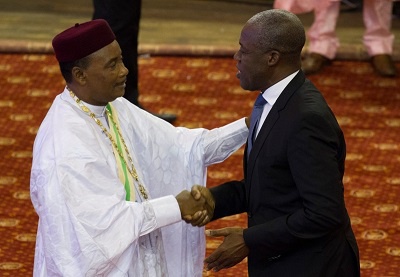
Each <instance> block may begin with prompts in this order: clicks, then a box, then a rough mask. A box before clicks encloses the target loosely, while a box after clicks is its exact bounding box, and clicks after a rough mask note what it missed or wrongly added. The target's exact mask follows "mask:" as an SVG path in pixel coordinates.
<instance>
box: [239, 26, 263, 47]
mask: <svg viewBox="0 0 400 277" xmlns="http://www.w3.org/2000/svg"><path fill="white" fill-rule="evenodd" d="M258 33H259V32H258V30H257V29H256V28H255V27H254V25H251V24H246V25H245V26H244V27H243V29H242V32H241V33H240V40H239V43H240V45H242V46H246V47H252V46H255V45H256V42H257V38H258Z"/></svg>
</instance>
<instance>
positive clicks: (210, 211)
mask: <svg viewBox="0 0 400 277" xmlns="http://www.w3.org/2000/svg"><path fill="white" fill-rule="evenodd" d="M191 194H192V196H193V198H194V199H196V200H201V199H204V200H205V205H204V207H205V209H206V211H207V213H206V217H204V216H203V215H201V214H199V213H196V214H194V215H193V216H185V217H184V220H185V221H186V222H187V223H190V224H192V225H193V226H204V225H206V224H207V223H208V222H210V221H211V219H212V217H213V216H214V209H215V201H214V197H213V196H212V194H211V192H210V190H209V189H208V188H206V187H204V186H201V185H194V186H193V187H192V191H191Z"/></svg>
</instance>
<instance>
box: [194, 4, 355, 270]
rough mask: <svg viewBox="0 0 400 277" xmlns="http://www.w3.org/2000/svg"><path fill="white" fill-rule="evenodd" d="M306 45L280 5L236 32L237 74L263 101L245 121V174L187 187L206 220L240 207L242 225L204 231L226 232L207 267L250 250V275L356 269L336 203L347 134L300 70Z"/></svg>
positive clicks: (340, 204) (346, 224) (341, 206)
mask: <svg viewBox="0 0 400 277" xmlns="http://www.w3.org/2000/svg"><path fill="white" fill-rule="evenodd" d="M304 43H305V32H304V27H303V25H302V23H301V21H300V20H299V19H298V17H297V16H295V15H294V14H292V13H290V12H287V11H283V10H267V11H264V12H261V13H259V14H256V15H255V16H253V17H252V18H251V19H250V20H249V21H248V22H247V23H246V24H245V26H244V28H243V30H242V32H241V36H240V49H239V51H238V52H237V53H236V54H235V56H234V58H235V60H236V61H237V68H238V73H237V77H238V78H239V80H240V85H241V87H242V88H243V89H246V90H250V91H259V92H261V93H262V95H261V96H260V98H263V99H264V103H265V102H267V103H266V104H264V106H263V107H262V114H261V117H260V119H259V120H258V121H259V122H258V124H254V123H252V124H251V126H252V125H256V127H255V129H254V135H253V137H254V143H252V141H250V140H251V135H249V141H248V144H247V146H246V150H245V154H244V180H242V181H230V182H227V183H225V184H222V185H219V186H217V187H214V188H211V189H209V190H208V189H206V188H203V187H198V186H194V187H193V190H192V192H193V193H194V194H196V193H199V192H200V193H201V194H202V195H204V196H206V197H207V198H208V201H209V204H210V205H211V206H214V205H215V209H214V214H213V215H211V216H212V220H215V219H218V218H222V217H225V216H229V215H233V214H239V213H243V212H247V214H248V228H247V229H242V228H237V227H232V228H224V229H220V230H208V231H207V233H208V235H211V236H224V237H225V238H224V241H223V243H222V244H221V245H220V246H219V247H218V248H217V249H216V250H215V251H214V252H213V253H212V254H211V255H210V256H208V257H207V258H206V259H205V263H206V268H207V270H214V271H219V270H221V269H224V268H228V267H231V266H234V265H235V264H237V263H239V262H240V261H241V260H243V259H244V258H245V257H248V270H249V275H250V276H279V277H282V276H288V277H289V276H290V277H292V276H296V277H300V276H302V277H313V276H315V277H317V276H318V277H319V276H324V277H327V276H340V277H344V276H359V275H360V268H359V254H358V247H357V242H356V239H355V236H354V233H353V231H352V228H351V225H350V219H349V215H348V213H347V210H346V207H345V202H344V193H343V191H344V188H343V180H342V179H343V174H344V162H345V156H346V145H345V140H344V136H343V133H342V131H341V129H340V127H339V125H338V123H337V121H336V119H335V116H334V114H333V112H332V111H331V109H330V108H329V106H328V104H327V103H326V101H325V99H324V97H323V95H322V94H321V93H320V92H319V91H318V89H317V88H316V87H315V86H314V85H313V84H312V83H311V82H310V81H309V80H308V79H306V78H305V75H304V73H303V72H302V71H301V56H300V55H301V50H302V48H303V46H304ZM255 120H256V118H254V115H252V118H251V121H252V122H253V121H255ZM251 132H252V130H251V127H250V133H251ZM251 145H252V149H249V148H250V146H251Z"/></svg>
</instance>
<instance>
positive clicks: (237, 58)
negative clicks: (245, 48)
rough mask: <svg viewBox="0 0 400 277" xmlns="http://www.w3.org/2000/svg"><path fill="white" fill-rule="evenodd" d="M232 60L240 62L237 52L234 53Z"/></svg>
mask: <svg viewBox="0 0 400 277" xmlns="http://www.w3.org/2000/svg"><path fill="white" fill-rule="evenodd" d="M233 59H234V60H236V61H239V60H240V58H239V51H236V53H235V54H234V55H233Z"/></svg>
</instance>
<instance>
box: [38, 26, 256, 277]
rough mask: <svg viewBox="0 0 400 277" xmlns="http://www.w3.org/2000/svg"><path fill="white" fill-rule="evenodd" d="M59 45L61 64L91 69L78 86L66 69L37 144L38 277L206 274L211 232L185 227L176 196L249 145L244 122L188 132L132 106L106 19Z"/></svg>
mask: <svg viewBox="0 0 400 277" xmlns="http://www.w3.org/2000/svg"><path fill="white" fill-rule="evenodd" d="M110 32H111V33H110ZM71 34H72V37H71ZM104 37H105V38H104ZM71 41H72V42H71ZM77 44H79V45H81V47H82V49H81V48H77V47H75V46H76V45H77ZM53 47H54V50H55V53H56V57H57V59H58V60H59V62H60V66H61V64H62V63H70V62H72V61H76V60H79V59H81V58H84V57H90V59H89V60H86V61H89V65H88V64H85V63H82V64H77V65H76V64H75V65H74V67H73V68H72V70H71V72H72V78H71V79H70V78H68V77H67V78H66V76H67V75H68V74H67V75H65V72H63V76H64V78H66V81H67V86H68V87H66V88H65V90H64V91H63V92H62V93H61V94H60V95H58V96H57V97H56V98H55V100H54V102H53V104H52V106H51V108H50V110H49V112H48V114H47V115H46V117H45V119H44V121H43V122H42V124H41V126H40V128H39V130H38V134H37V137H36V139H35V143H34V149H33V163H32V172H31V199H32V203H33V205H34V208H35V210H36V212H37V213H38V215H39V223H38V231H37V241H36V249H35V262H34V273H33V275H34V276H35V277H36V276H52V277H53V276H74V277H76V276H140V277H141V276H173V277H175V276H202V269H203V259H204V255H205V237H204V229H203V228H202V227H194V226H192V225H190V224H187V223H185V222H184V221H182V216H183V211H182V207H181V202H180V201H179V200H178V196H179V195H181V192H182V191H183V190H190V189H191V187H192V185H194V184H203V185H204V184H205V183H206V167H207V166H208V165H211V164H214V163H218V162H221V161H223V160H224V159H226V158H227V157H228V156H229V155H230V154H232V153H233V152H235V151H236V150H237V149H238V148H239V147H240V146H241V145H243V143H244V142H245V141H246V139H247V135H248V128H247V126H246V124H245V119H240V120H238V121H236V122H233V123H231V124H228V125H226V126H224V127H221V128H216V129H213V130H206V129H191V130H190V129H187V128H183V127H174V126H172V125H171V124H169V123H167V122H165V121H163V120H162V119H159V118H157V117H155V116H153V115H151V114H149V113H147V112H146V111H144V110H142V109H140V108H138V107H136V106H134V105H132V104H131V103H130V102H128V101H127V100H125V99H124V98H123V97H121V96H122V95H123V89H124V85H123V83H124V80H125V79H126V74H127V70H126V68H125V67H124V66H123V63H122V57H120V56H121V55H120V49H119V46H118V43H117V42H116V41H115V37H113V34H112V31H111V29H109V26H108V25H107V23H105V21H103V20H93V21H90V22H87V23H83V24H81V25H78V24H77V25H76V26H75V27H72V28H70V29H67V30H66V31H64V32H63V33H61V34H59V35H58V36H56V38H55V39H54V40H53ZM83 48H84V49H83ZM108 59H109V61H108ZM103 61H107V63H104V64H103V63H102V62H103ZM109 64H111V65H110V67H109ZM80 65H81V66H80ZM64 69H65V67H64ZM62 71H63V68H62ZM71 72H70V73H71ZM114 77H115V78H114ZM108 88H111V89H110V91H109V92H108ZM78 97H79V98H78ZM105 100H107V101H105ZM102 101H103V102H104V103H103V102H102ZM108 103H110V104H111V106H112V113H113V117H114V118H116V119H117V127H118V129H119V134H120V136H122V138H123V140H122V143H120V144H121V146H122V148H120V149H122V150H120V151H122V152H124V151H125V150H124V146H125V147H126V153H128V154H127V156H128V157H130V158H131V161H127V160H129V159H125V160H124V162H125V164H126V165H128V167H129V165H130V164H132V167H134V168H135V170H136V172H137V175H138V176H137V177H138V181H136V182H134V189H133V190H132V191H130V194H132V195H133V196H134V201H128V200H126V197H127V190H126V188H125V187H124V184H123V183H122V182H121V179H120V176H119V167H118V165H117V160H118V155H117V156H116V153H117V152H118V151H116V149H115V148H114V147H113V143H112V139H110V138H109V137H108V135H109V134H110V132H111V129H112V127H109V126H110V125H112V122H110V118H107V112H106V105H107V104H108ZM107 107H108V106H107ZM88 110H89V111H90V112H88ZM114 114H115V116H114ZM99 122H100V123H99ZM101 126H102V127H101ZM118 153H119V154H121V153H120V152H118ZM124 155H125V154H124ZM125 157H126V156H125ZM126 176H130V175H129V174H127V175H126ZM139 183H140V184H141V186H142V187H143V189H144V190H145V191H146V193H147V195H146V193H143V192H141V189H139ZM188 193H189V192H188ZM178 194H179V195H178ZM175 195H178V196H177V197H176V198H175V197H174V196H175ZM145 198H148V199H145ZM195 202H196V201H195Z"/></svg>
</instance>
